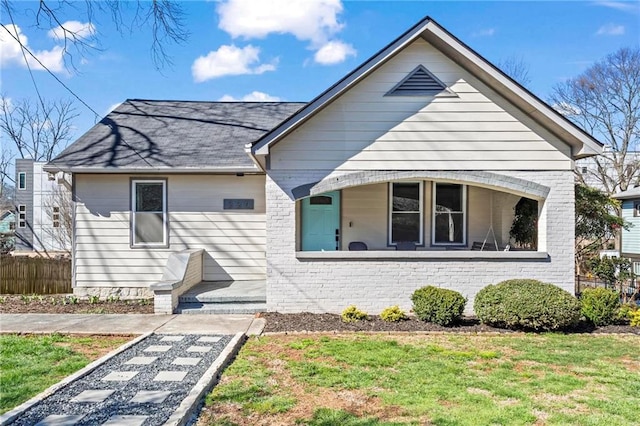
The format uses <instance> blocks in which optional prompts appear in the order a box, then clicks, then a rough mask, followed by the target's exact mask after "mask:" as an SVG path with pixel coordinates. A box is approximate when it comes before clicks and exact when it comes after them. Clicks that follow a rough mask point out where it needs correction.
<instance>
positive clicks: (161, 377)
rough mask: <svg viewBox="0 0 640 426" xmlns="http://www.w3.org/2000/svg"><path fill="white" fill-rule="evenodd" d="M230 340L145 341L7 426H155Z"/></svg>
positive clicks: (172, 337)
mask: <svg viewBox="0 0 640 426" xmlns="http://www.w3.org/2000/svg"><path fill="white" fill-rule="evenodd" d="M232 337H233V336H228V335H227V336H220V335H218V336H211V335H209V336H207V335H168V334H165V335H163V334H154V335H151V336H149V337H147V338H145V339H143V340H142V341H140V342H138V343H137V344H135V345H134V346H132V347H130V348H128V349H126V350H125V351H124V352H122V353H120V354H118V355H116V356H115V357H113V358H111V359H109V360H108V361H107V362H105V363H104V364H102V365H100V366H99V367H98V368H96V369H95V370H93V371H92V372H91V373H89V374H88V375H86V376H84V377H82V378H81V379H79V380H76V381H74V382H72V383H70V384H69V385H67V386H65V387H63V388H61V389H59V390H58V391H57V392H55V393H54V394H53V395H51V396H49V397H47V398H45V399H44V400H42V401H41V402H39V403H38V404H36V405H34V406H32V407H31V408H29V409H28V410H27V411H25V412H24V413H23V414H22V415H21V416H20V417H18V418H17V419H15V420H14V421H13V422H12V423H10V424H11V425H16V426H22V425H24V426H27V425H28V426H32V425H37V424H39V423H41V422H42V423H41V424H42V425H46V424H56V425H62V424H64V425H67V424H68V425H72V424H73V425H79V426H83V425H86V426H88V425H102V424H110V425H115V424H119V425H144V426H151V425H161V424H163V423H164V422H165V421H167V419H168V418H169V417H170V416H171V414H172V413H173V412H174V411H175V410H176V409H177V408H178V406H179V405H180V403H181V402H182V401H183V399H184V398H185V397H186V396H187V395H188V394H189V391H190V390H191V389H192V388H193V386H194V385H195V384H196V383H197V382H198V380H199V379H200V377H202V375H203V374H204V372H205V371H206V370H207V368H209V366H211V364H212V363H213V362H214V360H215V359H216V358H217V357H218V355H219V354H220V353H221V352H222V350H223V349H224V348H225V346H226V345H227V344H228V343H229V342H230V341H231V339H232Z"/></svg>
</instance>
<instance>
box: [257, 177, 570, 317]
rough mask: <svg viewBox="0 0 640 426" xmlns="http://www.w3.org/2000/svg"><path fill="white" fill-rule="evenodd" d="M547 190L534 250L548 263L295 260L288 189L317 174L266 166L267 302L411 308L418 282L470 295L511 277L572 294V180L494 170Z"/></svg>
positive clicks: (292, 307)
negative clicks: (537, 244) (272, 169)
mask: <svg viewBox="0 0 640 426" xmlns="http://www.w3.org/2000/svg"><path fill="white" fill-rule="evenodd" d="M495 173H500V174H505V175H508V176H513V177H517V178H521V179H526V180H530V181H532V182H536V183H539V184H542V185H545V186H548V187H550V188H551V191H550V193H549V196H548V198H547V200H546V202H545V203H544V206H543V209H542V212H541V216H540V220H539V233H540V241H539V247H540V250H541V251H547V252H548V254H549V258H548V259H547V260H522V259H506V257H507V256H508V253H506V254H505V260H487V259H482V260H472V259H455V260H454V259H452V260H443V259H437V260H436V259H433V260H431V259H429V258H421V259H406V260H405V259H392V260H377V259H373V260H364V259H358V260H353V259H349V260H324V259H323V260H309V259H297V258H296V254H295V252H296V222H295V217H296V213H295V201H293V199H292V198H293V197H292V196H291V189H293V188H295V187H297V186H299V185H302V184H306V183H311V182H315V181H318V180H320V179H322V178H324V177H325V176H326V173H322V172H309V171H294V172H292V171H286V172H285V171H270V172H269V175H268V176H267V180H266V195H267V197H266V199H267V307H268V310H269V311H278V312H303V311H308V312H335V313H338V312H341V311H342V310H343V309H344V308H345V307H346V306H347V305H349V304H356V305H357V306H358V307H359V308H361V309H364V310H366V311H368V312H369V313H370V314H377V313H379V312H380V311H382V309H384V308H385V307H388V306H390V305H396V304H398V305H400V307H402V308H403V309H406V310H409V309H410V308H411V301H410V296H411V293H412V292H413V291H414V290H415V289H417V288H419V287H422V286H425V285H429V284H431V285H436V286H439V287H443V288H449V289H453V290H457V291H459V292H461V293H462V294H463V295H464V296H465V297H467V298H468V302H467V307H466V312H467V313H471V312H472V309H473V299H474V297H475V295H476V294H477V292H478V291H479V290H480V289H481V288H483V287H484V286H486V285H488V284H492V283H497V282H499V281H502V280H505V279H510V278H534V279H539V280H542V281H545V282H550V283H554V284H556V285H558V286H560V287H561V288H563V289H565V290H567V291H569V292H570V293H573V288H574V245H573V244H574V224H575V222H574V205H575V203H574V183H573V182H574V178H573V172H572V171H548V172H546V171H543V172H534V171H530V172H527V171H513V172H503V171H501V172H495Z"/></svg>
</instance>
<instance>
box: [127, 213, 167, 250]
mask: <svg viewBox="0 0 640 426" xmlns="http://www.w3.org/2000/svg"><path fill="white" fill-rule="evenodd" d="M162 216H163V215H162V213H135V240H134V243H163V242H164V226H163V223H162Z"/></svg>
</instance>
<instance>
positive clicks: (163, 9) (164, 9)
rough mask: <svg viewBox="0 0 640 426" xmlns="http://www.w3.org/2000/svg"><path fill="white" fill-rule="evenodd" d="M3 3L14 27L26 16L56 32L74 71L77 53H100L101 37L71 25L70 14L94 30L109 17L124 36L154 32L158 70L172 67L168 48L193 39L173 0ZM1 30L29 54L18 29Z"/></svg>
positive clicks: (6, 0) (1, 7)
mask: <svg viewBox="0 0 640 426" xmlns="http://www.w3.org/2000/svg"><path fill="white" fill-rule="evenodd" d="M0 1H1V3H0V10H2V14H3V15H5V16H6V17H8V18H9V19H8V20H9V21H10V23H11V24H14V25H15V22H14V19H13V16H14V14H16V13H20V12H22V13H24V14H25V15H27V16H29V17H32V19H33V23H32V24H33V26H34V27H36V28H38V29H43V30H47V31H49V30H51V29H52V28H56V29H57V31H56V34H57V36H58V37H57V38H58V39H59V41H60V42H62V44H63V46H62V49H63V53H64V60H65V63H66V64H67V65H70V66H72V67H73V62H74V61H73V55H74V53H75V54H79V55H80V56H81V57H82V56H84V55H85V54H86V53H87V52H88V51H90V50H94V49H99V42H100V37H99V35H98V34H97V33H96V32H95V31H90V32H87V31H86V30H84V31H83V30H78V29H77V28H75V27H73V26H70V25H68V24H67V23H68V21H69V20H68V19H66V18H65V15H66V14H67V13H72V14H73V16H74V17H77V16H82V17H83V19H84V20H86V23H87V24H89V25H90V26H91V28H95V26H94V22H95V21H96V19H97V17H99V16H103V15H107V16H109V17H110V19H111V20H112V21H113V23H114V24H115V26H116V28H117V29H118V30H119V31H120V33H122V34H125V33H129V34H130V35H133V34H136V35H138V34H140V31H141V30H143V29H145V28H146V29H150V30H151V49H150V50H151V57H152V59H153V62H154V64H155V66H156V69H161V68H163V67H164V66H165V65H170V64H171V63H172V61H171V56H170V55H169V54H168V52H167V50H166V46H167V44H169V43H172V42H173V43H178V44H180V43H183V42H184V41H186V40H187V38H188V37H189V32H188V31H187V29H186V27H185V25H184V21H183V17H184V12H183V10H182V6H181V5H180V4H178V3H177V2H173V1H169V0H152V1H144V0H138V1H130V2H123V1H119V0H104V1H93V0H85V1H84V2H81V1H71V0H57V1H54V0H40V1H39V2H36V3H35V4H33V3H32V4H27V3H23V2H11V1H9V0H0ZM127 9H133V11H132V12H133V13H132V14H127V13H126V12H127ZM125 16H132V18H125ZM0 26H1V27H2V30H3V31H6V32H7V33H8V34H9V36H11V37H12V38H13V39H14V40H16V41H17V42H18V43H20V45H21V46H22V48H23V50H27V47H26V46H25V45H24V44H23V43H22V41H21V40H20V37H18V35H17V34H16V31H15V27H11V26H9V25H8V24H7V25H5V24H0ZM24 53H25V61H26V60H27V56H32V53H31V52H28V51H27V52H24Z"/></svg>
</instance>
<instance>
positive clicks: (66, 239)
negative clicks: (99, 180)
mask: <svg viewBox="0 0 640 426" xmlns="http://www.w3.org/2000/svg"><path fill="white" fill-rule="evenodd" d="M45 164H46V163H44V162H36V161H33V160H28V159H18V160H16V164H15V169H16V191H15V198H14V202H15V206H16V227H15V228H16V243H15V251H14V254H31V253H34V252H35V253H41V254H44V253H63V252H64V253H66V252H70V251H71V230H70V229H68V228H69V225H70V224H69V223H68V220H66V219H65V215H66V216H68V214H69V211H70V201H71V197H70V195H71V192H70V184H69V183H68V182H67V181H66V178H65V175H64V173H62V172H59V173H52V172H46V171H44V170H43V166H44V165H45Z"/></svg>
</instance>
